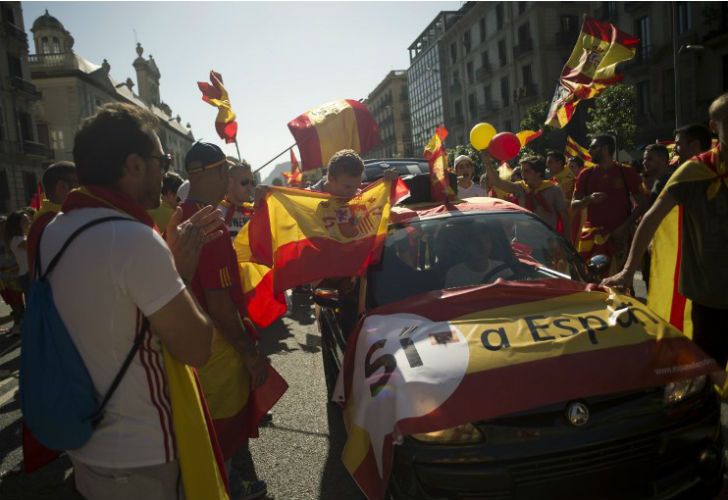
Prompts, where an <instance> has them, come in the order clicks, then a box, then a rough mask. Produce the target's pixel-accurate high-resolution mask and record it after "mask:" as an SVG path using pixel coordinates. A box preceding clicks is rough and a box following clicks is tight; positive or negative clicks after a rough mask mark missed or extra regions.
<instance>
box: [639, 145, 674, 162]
mask: <svg viewBox="0 0 728 500" xmlns="http://www.w3.org/2000/svg"><path fill="white" fill-rule="evenodd" d="M645 153H655V154H656V155H657V156H660V157H662V159H663V160H665V161H666V162H667V161H669V160H670V152H669V151H668V150H667V147H666V146H665V145H664V144H648V145H647V146H646V147H645Z"/></svg>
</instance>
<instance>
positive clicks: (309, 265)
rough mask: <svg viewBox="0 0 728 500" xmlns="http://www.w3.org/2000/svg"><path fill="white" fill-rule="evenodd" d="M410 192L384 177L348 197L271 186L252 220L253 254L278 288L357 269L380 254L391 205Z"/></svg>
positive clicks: (351, 274) (362, 270) (362, 267)
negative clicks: (266, 269) (347, 198)
mask: <svg viewBox="0 0 728 500" xmlns="http://www.w3.org/2000/svg"><path fill="white" fill-rule="evenodd" d="M408 194H409V190H408V189H407V186H405V184H404V182H403V181H402V180H401V179H397V181H396V182H394V183H391V182H389V181H384V180H383V179H380V180H378V181H376V182H374V183H372V184H370V185H369V186H367V187H366V189H364V190H363V191H361V192H359V194H357V195H356V196H355V197H354V198H352V199H350V200H344V199H341V198H335V197H333V196H331V195H330V194H327V193H318V192H313V191H308V190H305V189H295V188H283V187H272V188H270V191H269V193H268V194H267V195H266V197H265V200H264V202H263V203H262V204H261V206H260V208H258V209H257V210H256V212H255V214H254V215H253V218H252V219H250V222H249V223H248V225H249V226H250V229H249V239H250V249H251V251H252V258H253V260H254V261H255V262H257V263H258V264H262V265H264V266H267V267H269V268H271V269H272V289H273V292H274V293H280V292H283V291H285V290H288V289H290V288H293V287H295V286H298V285H301V284H304V283H310V282H312V281H316V280H320V279H323V278H334V277H344V276H355V275H359V274H361V273H362V272H364V270H366V268H367V266H369V265H370V264H372V263H375V262H377V261H378V260H379V258H380V254H381V250H382V244H383V243H384V238H385V237H386V235H387V225H388V224H389V214H390V211H391V207H392V205H393V204H394V203H396V202H397V201H398V200H399V199H402V198H404V197H405V196H407V195H408Z"/></svg>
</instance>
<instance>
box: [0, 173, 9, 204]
mask: <svg viewBox="0 0 728 500" xmlns="http://www.w3.org/2000/svg"><path fill="white" fill-rule="evenodd" d="M9 201H10V185H9V184H8V173H7V171H5V170H0V212H3V213H4V212H7V211H8V209H9V207H10V204H9V203H8V202H9Z"/></svg>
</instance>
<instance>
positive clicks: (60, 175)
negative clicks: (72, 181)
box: [40, 161, 76, 198]
mask: <svg viewBox="0 0 728 500" xmlns="http://www.w3.org/2000/svg"><path fill="white" fill-rule="evenodd" d="M69 175H76V165H74V164H73V162H72V161H57V162H55V163H54V164H53V165H50V166H49V167H48V168H47V169H45V171H44V172H43V177H41V181H40V182H41V184H42V185H43V191H44V192H45V193H46V196H47V197H49V198H50V197H51V196H53V195H54V194H55V192H56V184H58V181H62V180H65V179H66V178H67V177H68V176H69Z"/></svg>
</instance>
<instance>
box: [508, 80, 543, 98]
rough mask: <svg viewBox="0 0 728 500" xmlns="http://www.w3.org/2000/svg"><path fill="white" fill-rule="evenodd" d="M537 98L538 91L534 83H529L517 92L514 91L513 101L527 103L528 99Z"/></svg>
mask: <svg viewBox="0 0 728 500" xmlns="http://www.w3.org/2000/svg"><path fill="white" fill-rule="evenodd" d="M537 96H538V89H537V88H536V85H535V84H533V83H527V84H526V85H524V86H522V87H518V88H517V89H516V90H514V91H513V100H514V101H515V102H521V101H525V100H527V99H530V98H532V97H537Z"/></svg>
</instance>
